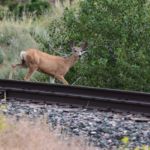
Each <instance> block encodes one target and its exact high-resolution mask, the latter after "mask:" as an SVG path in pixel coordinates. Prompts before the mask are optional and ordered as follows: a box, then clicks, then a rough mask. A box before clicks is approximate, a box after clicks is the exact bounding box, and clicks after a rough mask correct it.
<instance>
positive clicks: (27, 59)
mask: <svg viewBox="0 0 150 150" xmlns="http://www.w3.org/2000/svg"><path fill="white" fill-rule="evenodd" d="M82 50H83V48H82V47H73V52H74V53H73V54H72V55H71V56H69V57H66V58H65V57H60V56H55V55H49V54H47V53H45V52H42V51H40V50H37V49H28V50H26V51H22V52H21V53H20V57H21V63H20V64H16V65H12V67H13V69H15V68H16V67H17V66H18V67H25V66H26V67H27V68H28V72H27V74H26V76H25V77H24V80H26V81H28V80H30V78H31V75H32V74H33V73H34V72H35V71H40V72H43V73H45V74H48V75H50V76H53V77H54V78H56V79H57V80H59V81H60V82H62V83H63V84H66V85H67V84H68V82H67V81H66V80H65V78H64V76H65V75H66V73H67V72H68V71H69V69H70V68H71V67H72V66H73V65H74V64H75V63H76V62H77V61H78V59H79V56H80V55H81V54H82Z"/></svg>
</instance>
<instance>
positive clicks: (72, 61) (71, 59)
mask: <svg viewBox="0 0 150 150" xmlns="http://www.w3.org/2000/svg"><path fill="white" fill-rule="evenodd" d="M78 59H79V56H77V55H74V54H73V55H71V56H69V57H68V58H66V63H67V65H68V67H69V68H71V67H72V66H74V64H75V63H76V62H77V61H78Z"/></svg>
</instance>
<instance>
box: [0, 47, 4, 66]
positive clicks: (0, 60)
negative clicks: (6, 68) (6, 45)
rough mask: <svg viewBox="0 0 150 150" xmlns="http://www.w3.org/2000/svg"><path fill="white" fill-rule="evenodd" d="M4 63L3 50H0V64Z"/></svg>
mask: <svg viewBox="0 0 150 150" xmlns="http://www.w3.org/2000/svg"><path fill="white" fill-rule="evenodd" d="M3 61H4V56H3V50H2V49H1V48H0V64H2V63H3Z"/></svg>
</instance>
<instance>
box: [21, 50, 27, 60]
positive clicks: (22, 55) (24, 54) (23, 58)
mask: <svg viewBox="0 0 150 150" xmlns="http://www.w3.org/2000/svg"><path fill="white" fill-rule="evenodd" d="M25 57H26V52H25V51H21V52H20V58H21V60H25Z"/></svg>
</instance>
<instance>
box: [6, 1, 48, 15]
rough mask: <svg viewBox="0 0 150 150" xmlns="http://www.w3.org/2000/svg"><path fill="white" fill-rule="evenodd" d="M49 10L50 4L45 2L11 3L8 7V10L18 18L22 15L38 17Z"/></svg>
mask: <svg viewBox="0 0 150 150" xmlns="http://www.w3.org/2000/svg"><path fill="white" fill-rule="evenodd" d="M49 9H50V3H48V2H46V1H35V2H34V1H33V2H31V3H11V4H10V5H9V10H10V11H12V12H13V13H14V14H15V15H16V16H19V17H22V16H23V15H24V13H25V14H26V15H28V14H33V15H36V16H39V15H41V14H43V12H45V11H46V10H49Z"/></svg>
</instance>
